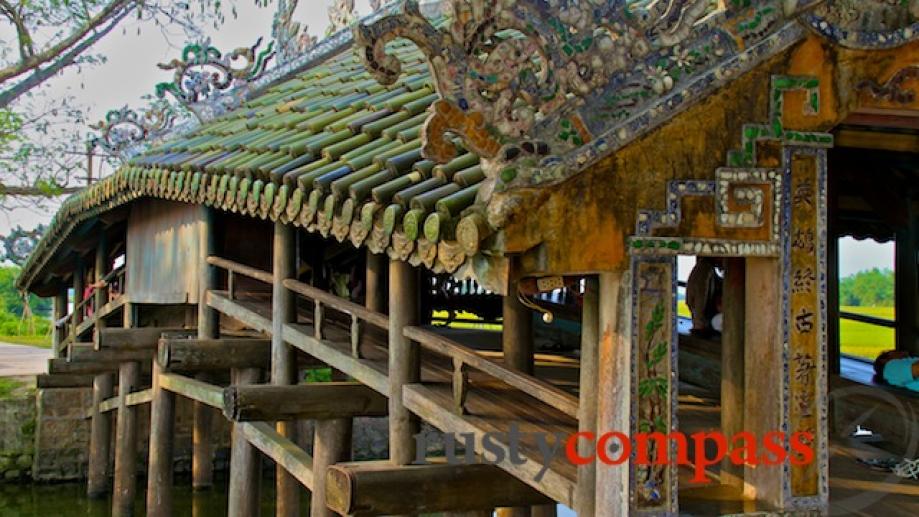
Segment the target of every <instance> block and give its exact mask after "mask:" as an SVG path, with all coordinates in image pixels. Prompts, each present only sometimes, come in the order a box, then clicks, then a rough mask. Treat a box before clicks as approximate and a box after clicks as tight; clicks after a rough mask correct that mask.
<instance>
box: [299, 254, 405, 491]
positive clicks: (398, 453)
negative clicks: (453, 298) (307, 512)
mask: <svg viewBox="0 0 919 517" xmlns="http://www.w3.org/2000/svg"><path fill="white" fill-rule="evenodd" d="M417 314H418V276H417V273H416V271H415V270H414V269H413V268H412V267H411V266H410V265H409V264H408V263H406V262H402V261H400V260H392V261H390V263H389V458H390V461H392V462H393V463H394V464H396V465H408V464H409V463H411V462H412V461H414V460H415V439H414V435H415V434H416V433H417V432H418V430H419V428H420V426H419V422H418V418H417V417H415V416H414V415H413V414H412V413H411V412H410V411H409V410H408V409H407V408H406V407H405V405H404V404H403V403H402V387H403V386H405V385H406V384H410V383H413V382H418V381H419V380H420V376H421V371H420V370H421V358H420V353H419V350H418V345H417V344H416V343H413V342H412V341H411V340H410V339H408V338H406V337H405V336H404V335H403V334H402V331H403V330H404V329H405V327H409V326H413V325H414V324H415V323H416V321H415V320H416V318H417ZM317 475H319V473H317Z"/></svg>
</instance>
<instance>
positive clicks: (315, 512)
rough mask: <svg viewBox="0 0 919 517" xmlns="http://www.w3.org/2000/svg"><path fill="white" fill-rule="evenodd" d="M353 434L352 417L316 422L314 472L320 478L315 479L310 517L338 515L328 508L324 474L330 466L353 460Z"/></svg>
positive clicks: (333, 516)
mask: <svg viewBox="0 0 919 517" xmlns="http://www.w3.org/2000/svg"><path fill="white" fill-rule="evenodd" d="M351 432H352V420H351V418H350V417H348V418H335V419H332V420H320V421H318V422H316V431H315V434H314V435H313V472H316V473H318V474H319V476H318V477H316V478H315V479H313V490H312V494H311V496H312V498H311V499H310V517H335V515H336V514H335V512H333V511H332V509H331V508H329V506H328V493H327V490H326V485H327V478H326V476H325V475H324V473H325V472H326V470H327V469H328V468H329V466H331V465H333V464H335V463H340V462H343V461H349V460H350V459H351Z"/></svg>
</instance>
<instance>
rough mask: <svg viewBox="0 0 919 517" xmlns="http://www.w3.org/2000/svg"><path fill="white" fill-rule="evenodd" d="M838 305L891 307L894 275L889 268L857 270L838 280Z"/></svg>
mask: <svg viewBox="0 0 919 517" xmlns="http://www.w3.org/2000/svg"><path fill="white" fill-rule="evenodd" d="M839 305H843V306H849V307H893V305H894V276H893V271H891V270H890V269H878V268H874V269H868V270H865V271H859V272H858V273H855V274H854V275H850V276H847V277H845V278H843V279H841V280H840V281H839Z"/></svg>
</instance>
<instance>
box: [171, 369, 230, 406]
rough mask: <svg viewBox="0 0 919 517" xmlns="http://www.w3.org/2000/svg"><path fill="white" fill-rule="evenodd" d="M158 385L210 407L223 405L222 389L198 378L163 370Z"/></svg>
mask: <svg viewBox="0 0 919 517" xmlns="http://www.w3.org/2000/svg"><path fill="white" fill-rule="evenodd" d="M157 364H158V365H159V363H157ZM159 366H160V368H162V366H161V365H159ZM160 387H162V388H163V389H165V390H169V391H171V392H172V393H176V394H179V395H182V396H183V397H186V398H190V399H192V400H196V401H198V402H201V403H203V404H207V405H208V406H211V407H216V408H219V407H221V406H222V405H223V389H222V388H221V387H220V386H215V385H213V384H208V383H206V382H202V381H199V380H198V379H192V378H191V377H186V376H184V375H179V374H176V373H165V372H163V373H161V374H160Z"/></svg>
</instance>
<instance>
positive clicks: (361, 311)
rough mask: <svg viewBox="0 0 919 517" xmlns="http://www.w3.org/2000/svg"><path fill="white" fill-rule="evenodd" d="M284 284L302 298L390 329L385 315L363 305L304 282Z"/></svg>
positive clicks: (290, 281)
mask: <svg viewBox="0 0 919 517" xmlns="http://www.w3.org/2000/svg"><path fill="white" fill-rule="evenodd" d="M283 284H284V287H286V288H288V289H290V290H291V291H293V292H295V293H297V294H299V295H301V296H305V297H307V298H310V299H312V300H313V301H316V302H319V303H322V304H324V305H327V306H329V307H331V308H333V309H335V310H337V311H339V312H343V313H345V314H347V315H348V316H352V317H356V318H358V319H360V320H363V321H366V322H367V323H370V324H371V325H373V326H375V327H379V328H381V329H384V330H385V329H389V317H388V316H386V315H385V314H380V313H378V312H373V311H371V310H370V309H367V308H366V307H364V306H363V305H360V304H357V303H354V302H352V301H350V300H345V299H344V298H341V297H339V296H335V295H334V294H331V293H328V292H326V291H323V290H322V289H319V288H316V287H313V286H311V285H309V284H304V283H303V282H299V281H297V280H294V279H292V278H288V279H286V280H284V281H283Z"/></svg>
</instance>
